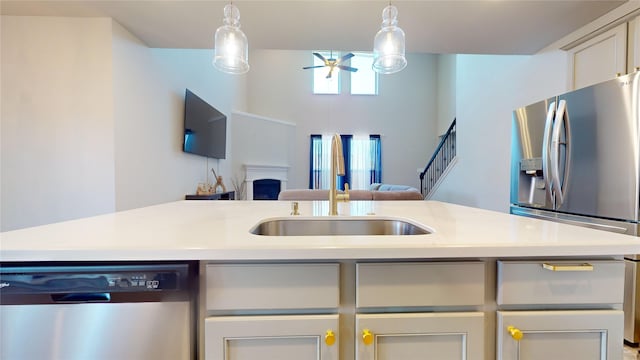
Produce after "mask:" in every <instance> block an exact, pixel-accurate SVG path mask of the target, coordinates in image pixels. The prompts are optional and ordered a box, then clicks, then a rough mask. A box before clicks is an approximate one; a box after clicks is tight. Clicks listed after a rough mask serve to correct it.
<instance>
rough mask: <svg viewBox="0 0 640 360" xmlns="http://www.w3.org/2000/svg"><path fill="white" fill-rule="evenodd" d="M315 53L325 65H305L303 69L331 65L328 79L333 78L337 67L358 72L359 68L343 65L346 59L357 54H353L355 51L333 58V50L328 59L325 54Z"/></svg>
mask: <svg viewBox="0 0 640 360" xmlns="http://www.w3.org/2000/svg"><path fill="white" fill-rule="evenodd" d="M313 55H314V56H315V57H317V58H318V59H320V60H322V62H323V63H324V65H316V66H305V67H303V69H305V70H306V69H316V68H321V67H325V66H326V67H329V73H328V74H327V76H326V78H327V79H331V75H332V74H333V70H334V69H335V68H338V69H341V70H346V71H351V72H356V71H358V69H356V68H354V67H351V66H345V65H342V63H344V62H345V61H347V60H349V59H351V58H352V57H354V56H355V55H353V53H348V54H346V55H344V56H342V57H341V58H339V59H337V60H336V59H334V58H333V52H331V55H330V57H329V58H328V59H327V58H325V57H324V56H322V54H320V53H317V52H314V53H313Z"/></svg>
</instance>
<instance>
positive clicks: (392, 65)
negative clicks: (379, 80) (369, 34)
mask: <svg viewBox="0 0 640 360" xmlns="http://www.w3.org/2000/svg"><path fill="white" fill-rule="evenodd" d="M405 66H407V59H406V58H405V56H404V31H402V29H400V28H399V27H398V9H397V8H396V7H395V6H393V5H391V4H389V5H388V6H387V7H385V8H384V10H382V28H381V29H380V31H378V33H377V34H376V37H375V39H374V40H373V71H375V72H377V73H380V74H393V73H396V72H398V71H400V70H402V69H404V68H405Z"/></svg>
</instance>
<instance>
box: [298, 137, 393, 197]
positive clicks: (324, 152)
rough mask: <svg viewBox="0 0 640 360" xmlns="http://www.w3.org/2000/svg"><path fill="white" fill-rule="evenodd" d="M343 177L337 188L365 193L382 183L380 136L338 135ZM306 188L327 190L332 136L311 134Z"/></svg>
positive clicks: (339, 179)
mask: <svg viewBox="0 0 640 360" xmlns="http://www.w3.org/2000/svg"><path fill="white" fill-rule="evenodd" d="M340 137H341V139H342V152H343V155H344V167H345V175H344V176H340V177H339V178H338V181H337V187H338V188H339V189H344V183H348V184H349V188H351V189H356V190H368V189H369V186H370V185H371V184H373V183H379V182H382V148H381V143H380V135H340ZM309 169H310V171H309V189H328V188H329V183H330V181H331V179H330V175H331V136H329V135H311V149H310V167H309Z"/></svg>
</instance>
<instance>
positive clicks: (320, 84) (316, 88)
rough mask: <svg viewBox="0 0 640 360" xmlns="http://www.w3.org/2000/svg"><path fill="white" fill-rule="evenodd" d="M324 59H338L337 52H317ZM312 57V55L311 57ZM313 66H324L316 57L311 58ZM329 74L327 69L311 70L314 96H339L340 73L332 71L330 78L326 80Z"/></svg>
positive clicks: (338, 54)
mask: <svg viewBox="0 0 640 360" xmlns="http://www.w3.org/2000/svg"><path fill="white" fill-rule="evenodd" d="M318 53H320V54H321V55H322V56H324V57H325V59H337V58H338V57H340V53H339V52H335V51H334V52H330V51H318ZM312 56H313V55H312ZM313 65H314V66H318V65H324V63H323V62H322V60H320V59H319V58H318V57H317V56H313ZM328 73H329V68H328V67H321V68H317V69H313V93H314V94H330V95H331V94H333V95H337V94H340V73H341V71H335V70H334V71H333V74H332V75H331V78H329V79H327V74H328Z"/></svg>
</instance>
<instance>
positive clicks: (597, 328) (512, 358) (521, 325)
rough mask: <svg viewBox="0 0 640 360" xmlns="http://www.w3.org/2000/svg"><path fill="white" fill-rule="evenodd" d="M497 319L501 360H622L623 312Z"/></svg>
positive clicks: (501, 315)
mask: <svg viewBox="0 0 640 360" xmlns="http://www.w3.org/2000/svg"><path fill="white" fill-rule="evenodd" d="M497 316H498V321H497V325H496V327H497V341H498V344H497V356H496V357H497V359H498V360H524V359H526V360H549V359H563V360H605V359H608V360H612V359H622V346H623V340H622V329H623V313H622V311H618V310H567V311H498V315H497Z"/></svg>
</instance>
